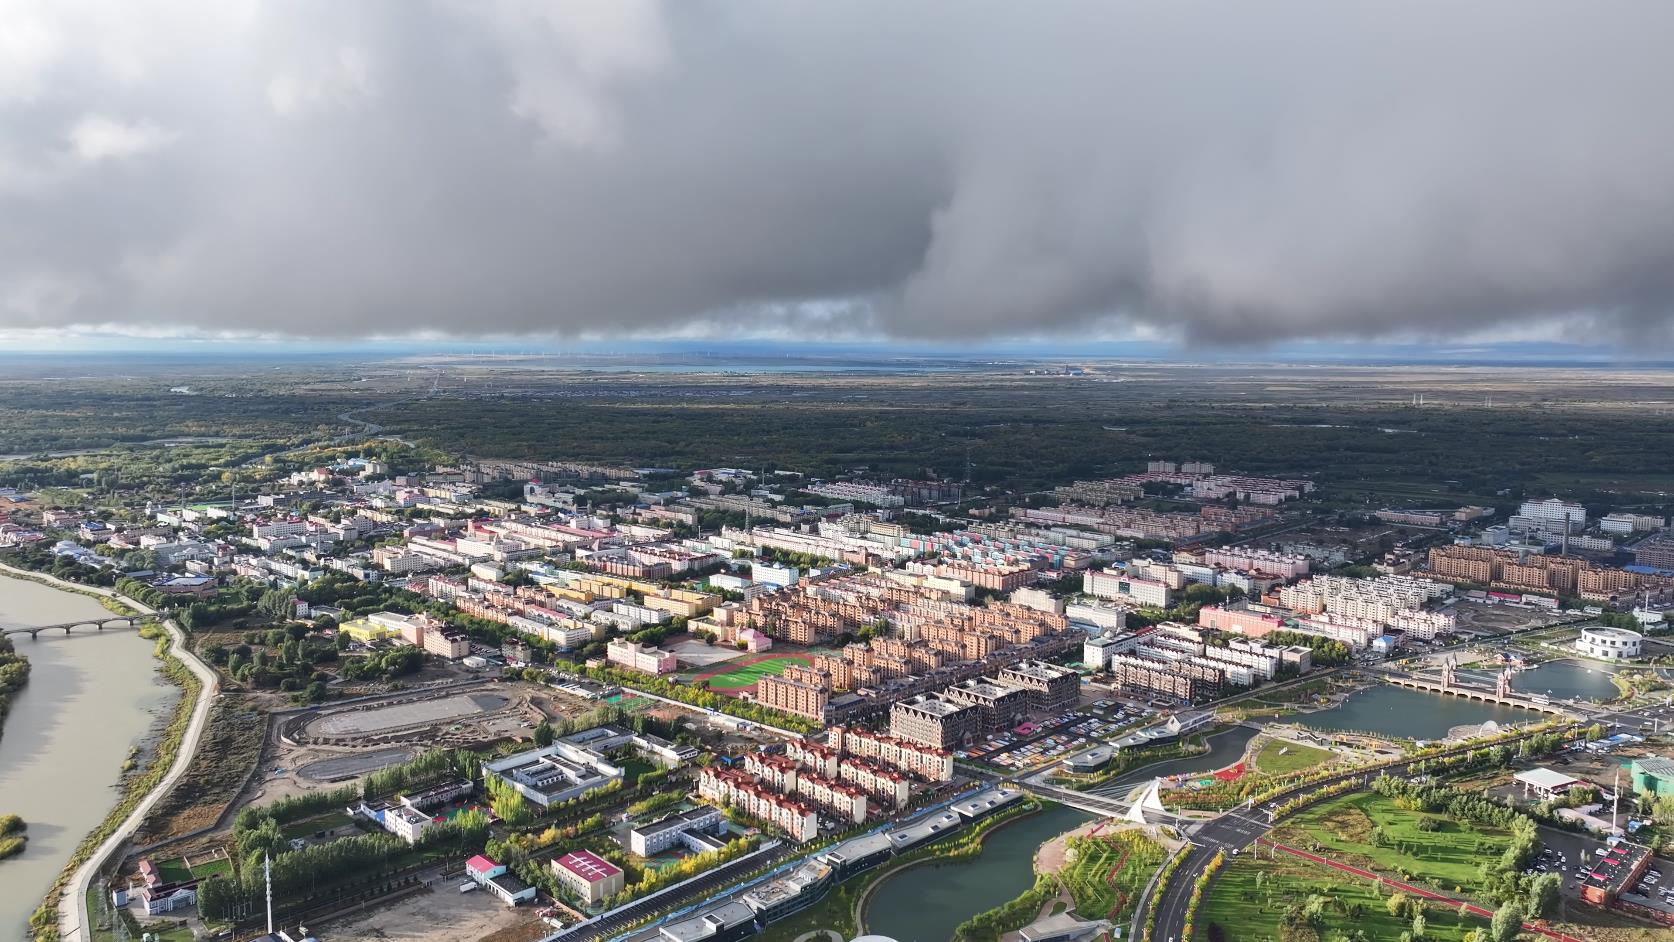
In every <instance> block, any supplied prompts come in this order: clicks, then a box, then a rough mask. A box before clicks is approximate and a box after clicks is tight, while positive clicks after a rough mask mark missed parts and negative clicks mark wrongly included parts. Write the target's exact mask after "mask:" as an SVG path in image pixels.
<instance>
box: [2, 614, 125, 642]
mask: <svg viewBox="0 0 1674 942" xmlns="http://www.w3.org/2000/svg"><path fill="white" fill-rule="evenodd" d="M151 620H152V619H151V618H150V617H149V616H146V615H112V616H110V617H109V618H84V619H82V620H81V621H66V622H60V623H59V624H56V625H23V626H19V627H16V628H5V629H0V637H4V636H10V635H28V636H29V639H30V640H31V641H33V640H34V639H35V637H36V636H37V635H39V634H40V633H41V632H43V631H62V632H64V633H65V634H69V633H70V632H72V631H76V630H84V631H85V630H92V631H104V630H105V629H106V628H138V627H139V626H140V625H142V624H144V623H146V622H148V621H151Z"/></svg>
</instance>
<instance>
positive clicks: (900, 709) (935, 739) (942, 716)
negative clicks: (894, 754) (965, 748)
mask: <svg viewBox="0 0 1674 942" xmlns="http://www.w3.org/2000/svg"><path fill="white" fill-rule="evenodd" d="M981 727H982V714H981V711H979V710H978V709H977V708H976V707H974V706H971V705H969V704H959V703H953V702H951V701H949V700H944V699H942V698H940V697H936V696H932V695H930V694H920V695H919V696H916V697H913V698H911V699H908V700H901V701H898V702H897V703H895V704H894V705H893V706H892V707H891V708H890V711H889V734H890V735H891V736H894V737H896V738H899V739H905V740H908V741H909V742H915V743H918V744H920V745H924V746H932V747H934V748H937V749H952V748H953V747H955V746H958V745H960V744H962V743H964V742H966V741H967V740H969V739H971V738H973V737H974V736H976V734H977V732H978V730H979V729H981Z"/></svg>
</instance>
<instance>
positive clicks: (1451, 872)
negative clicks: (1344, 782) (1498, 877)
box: [1273, 792, 1510, 897]
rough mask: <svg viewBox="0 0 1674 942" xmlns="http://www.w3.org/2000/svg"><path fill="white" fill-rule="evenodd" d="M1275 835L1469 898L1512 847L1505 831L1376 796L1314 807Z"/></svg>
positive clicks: (1347, 798) (1363, 795)
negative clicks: (1490, 863)
mask: <svg viewBox="0 0 1674 942" xmlns="http://www.w3.org/2000/svg"><path fill="white" fill-rule="evenodd" d="M1424 827H1428V828H1432V829H1433V830H1423V829H1422V828H1424ZM1273 837H1274V839H1275V840H1278V841H1279V842H1281V843H1284V844H1288V845H1290V846H1292V847H1299V848H1302V849H1303V850H1311V851H1314V852H1315V853H1318V854H1321V855H1323V856H1327V857H1331V858H1333V859H1336V860H1339V861H1341V862H1343V863H1347V864H1350V865H1353V866H1357V867H1361V868H1363V869H1366V870H1371V871H1374V872H1376V873H1380V874H1383V875H1386V876H1396V877H1405V878H1408V882H1412V883H1419V884H1427V885H1428V886H1429V887H1430V888H1432V889H1435V890H1438V891H1440V892H1443V893H1452V894H1459V895H1463V896H1469V897H1474V896H1475V895H1476V893H1475V888H1476V886H1477V884H1478V881H1479V880H1480V879H1481V872H1480V870H1479V869H1478V868H1479V866H1480V865H1481V863H1482V862H1483V861H1484V860H1492V859H1494V858H1497V857H1499V856H1500V854H1502V853H1503V852H1504V851H1505V848H1506V845H1507V844H1509V843H1510V841H1509V839H1508V835H1507V834H1506V832H1505V831H1503V830H1501V829H1499V828H1491V827H1488V826H1486V825H1481V824H1476V823H1474V822H1470V821H1458V820H1454V819H1452V818H1448V817H1445V816H1442V815H1436V814H1424V813H1420V812H1416V811H1404V810H1402V809H1400V808H1398V807H1396V805H1395V803H1394V802H1393V801H1391V800H1390V799H1388V798H1385V797H1383V796H1382V795H1378V794H1375V793H1372V792H1358V793H1355V794H1352V795H1344V796H1343V797H1341V798H1335V799H1332V800H1330V801H1326V802H1322V803H1321V804H1318V805H1315V806H1314V807H1312V808H1309V809H1307V810H1306V811H1302V812H1300V813H1298V814H1297V815H1296V816H1295V817H1294V818H1291V819H1290V820H1288V821H1286V822H1285V823H1283V824H1281V825H1280V826H1279V827H1278V828H1277V829H1276V830H1275V831H1274V832H1273Z"/></svg>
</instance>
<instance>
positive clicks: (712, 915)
mask: <svg viewBox="0 0 1674 942" xmlns="http://www.w3.org/2000/svg"><path fill="white" fill-rule="evenodd" d="M755 918H756V913H755V910H753V909H751V908H750V907H748V906H746V905H744V904H743V903H741V902H738V901H737V900H733V901H732V902H729V903H725V904H723V905H720V906H717V907H715V908H714V909H711V910H709V911H708V912H705V913H703V914H702V915H698V916H693V917H692V918H690V919H683V920H681V921H679V922H671V923H669V924H668V925H666V926H663V927H662V928H661V929H660V930H658V932H659V933H661V935H662V936H663V938H665V939H668V940H669V942H700V940H703V939H708V938H711V937H713V936H715V935H717V934H719V933H720V932H721V931H722V930H725V929H730V928H732V927H733V926H738V925H742V924H744V923H746V922H750V921H753V920H754V919H755Z"/></svg>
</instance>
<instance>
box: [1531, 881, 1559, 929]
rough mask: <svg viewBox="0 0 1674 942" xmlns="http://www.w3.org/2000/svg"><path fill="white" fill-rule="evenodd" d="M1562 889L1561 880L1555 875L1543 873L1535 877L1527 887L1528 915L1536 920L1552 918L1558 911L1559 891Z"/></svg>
mask: <svg viewBox="0 0 1674 942" xmlns="http://www.w3.org/2000/svg"><path fill="white" fill-rule="evenodd" d="M1562 888H1563V878H1562V877H1560V876H1559V875H1558V874H1555V873H1543V874H1541V875H1540V876H1538V877H1535V879H1534V882H1533V883H1532V884H1530V886H1529V915H1531V916H1534V917H1535V918H1537V919H1545V918H1548V917H1550V916H1553V915H1555V914H1556V913H1557V911H1558V900H1559V891H1560V890H1561V889H1562Z"/></svg>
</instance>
